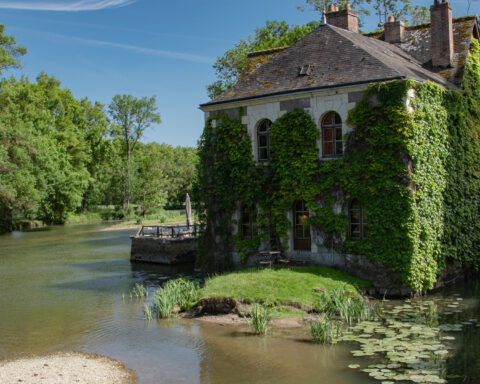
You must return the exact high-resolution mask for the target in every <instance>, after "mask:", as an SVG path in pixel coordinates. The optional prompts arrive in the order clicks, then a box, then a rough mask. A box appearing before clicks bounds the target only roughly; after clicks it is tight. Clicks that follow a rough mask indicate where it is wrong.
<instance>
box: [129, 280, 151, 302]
mask: <svg viewBox="0 0 480 384" xmlns="http://www.w3.org/2000/svg"><path fill="white" fill-rule="evenodd" d="M132 296H135V297H136V298H137V299H145V298H147V297H148V289H147V288H146V287H145V286H144V285H143V284H138V283H135V285H134V286H133V288H132V289H131V291H130V297H132Z"/></svg>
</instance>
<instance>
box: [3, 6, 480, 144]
mask: <svg viewBox="0 0 480 384" xmlns="http://www.w3.org/2000/svg"><path fill="white" fill-rule="evenodd" d="M415 3H417V4H422V5H430V4H432V3H433V0H421V1H416V2H415ZM451 4H452V7H453V13H454V16H463V15H465V14H466V10H467V0H452V1H451ZM297 5H304V1H303V0H243V1H232V0H175V1H165V0H163V1H162V0H0V23H2V24H5V26H6V33H7V34H12V35H14V36H15V37H16V39H17V42H18V43H19V44H21V45H23V46H25V47H26V48H27V49H28V54H27V55H26V56H25V57H24V58H23V64H24V68H23V69H22V70H21V71H9V72H6V73H5V75H10V74H14V75H15V76H19V75H21V74H25V75H27V76H28V77H29V78H30V79H35V78H36V76H37V75H38V74H39V73H40V72H41V71H42V70H45V71H46V72H47V73H49V74H50V75H54V76H55V77H57V78H58V79H59V80H60V81H61V82H62V84H63V86H64V87H67V88H70V89H71V90H72V92H73V94H74V95H75V96H76V97H78V98H82V97H88V98H89V99H90V100H92V101H100V102H102V103H104V104H108V103H109V102H110V100H111V99H112V97H113V96H114V95H115V94H117V93H121V94H123V93H129V94H132V95H134V96H136V97H142V96H152V95H157V104H158V107H159V111H160V114H161V117H162V124H160V125H158V126H155V127H153V128H151V129H150V130H149V131H148V132H147V133H146V135H145V139H144V141H146V142H149V141H158V142H165V143H168V144H172V145H174V146H176V145H182V146H195V145H196V142H197V140H198V138H199V136H200V134H201V132H202V129H203V113H202V112H201V111H200V110H199V109H198V105H199V104H201V103H204V102H206V101H208V97H207V94H206V91H205V87H206V85H207V84H209V83H211V82H212V81H213V80H214V71H213V69H212V64H213V62H214V61H215V58H216V57H217V56H221V55H222V54H223V53H224V52H225V50H227V49H228V48H231V47H232V46H233V45H234V44H235V43H236V42H237V41H238V40H239V39H240V38H242V37H243V38H246V37H248V35H249V34H250V33H252V32H253V31H254V29H255V28H256V27H258V26H261V25H264V24H265V21H266V20H286V21H287V22H288V23H289V24H304V23H306V22H309V21H311V20H314V19H319V15H318V14H317V13H315V12H313V11H311V10H308V9H306V10H305V11H304V12H299V11H298V10H297V9H296V6H297ZM475 13H477V14H478V13H480V1H476V0H473V2H472V4H471V7H470V14H475ZM377 22H378V20H376V19H375V18H374V17H371V18H370V19H369V20H367V23H366V25H365V28H364V29H365V30H372V29H374V27H375V25H376V23H377Z"/></svg>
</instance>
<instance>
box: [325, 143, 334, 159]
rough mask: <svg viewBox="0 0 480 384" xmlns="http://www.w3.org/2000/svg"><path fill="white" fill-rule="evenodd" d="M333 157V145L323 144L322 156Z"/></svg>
mask: <svg viewBox="0 0 480 384" xmlns="http://www.w3.org/2000/svg"><path fill="white" fill-rule="evenodd" d="M331 155H333V143H332V142H329V143H325V142H324V143H323V156H331Z"/></svg>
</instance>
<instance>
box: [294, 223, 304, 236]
mask: <svg viewBox="0 0 480 384" xmlns="http://www.w3.org/2000/svg"><path fill="white" fill-rule="evenodd" d="M295 237H296V238H297V239H302V238H303V226H302V225H296V226H295Z"/></svg>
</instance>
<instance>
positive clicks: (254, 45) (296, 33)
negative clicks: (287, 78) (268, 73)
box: [207, 21, 318, 99]
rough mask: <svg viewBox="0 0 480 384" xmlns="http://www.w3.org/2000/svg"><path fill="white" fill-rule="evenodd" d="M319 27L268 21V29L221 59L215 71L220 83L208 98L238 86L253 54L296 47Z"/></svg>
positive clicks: (260, 31)
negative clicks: (249, 56) (295, 44)
mask: <svg viewBox="0 0 480 384" xmlns="http://www.w3.org/2000/svg"><path fill="white" fill-rule="evenodd" d="M317 26H318V22H311V23H308V24H305V25H302V26H300V25H291V26H290V25H288V24H287V23H286V22H285V21H267V22H266V24H265V26H264V27H261V28H257V29H256V30H255V34H254V35H253V36H249V38H248V39H247V40H245V39H241V40H240V41H239V42H238V43H237V44H236V45H235V47H233V48H231V49H229V50H227V51H226V52H225V53H224V55H223V56H222V57H218V58H217V60H216V61H215V63H214V64H213V68H214V69H215V73H216V76H217V79H218V80H217V81H215V82H214V83H212V84H210V85H209V86H207V93H208V96H209V97H210V98H211V99H213V98H215V97H216V96H218V95H220V94H221V93H223V92H224V91H226V90H227V89H228V88H231V87H232V86H234V85H235V83H236V82H237V79H238V77H239V76H240V74H241V73H242V71H243V68H244V66H245V62H246V59H247V55H248V54H249V53H250V52H253V51H259V50H264V49H270V48H277V47H285V46H289V45H292V44H293V43H295V42H297V41H298V40H300V39H301V38H302V37H303V36H305V35H306V34H307V33H310V32H311V31H313V30H314V29H315V28H316V27H317Z"/></svg>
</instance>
